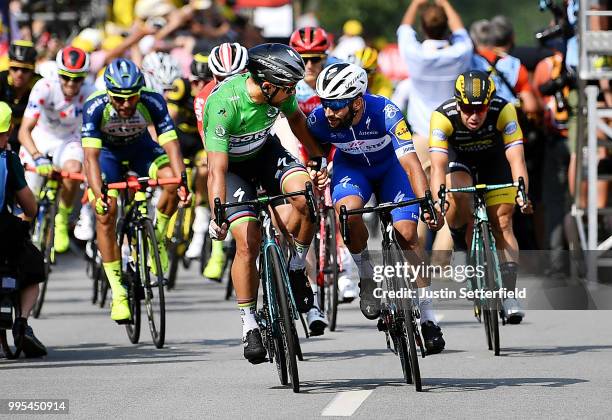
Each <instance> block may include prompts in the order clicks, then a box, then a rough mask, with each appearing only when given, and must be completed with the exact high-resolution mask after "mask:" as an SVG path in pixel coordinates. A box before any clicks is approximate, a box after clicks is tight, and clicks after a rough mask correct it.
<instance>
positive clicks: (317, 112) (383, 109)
mask: <svg viewBox="0 0 612 420" xmlns="http://www.w3.org/2000/svg"><path fill="white" fill-rule="evenodd" d="M363 99H364V112H363V115H362V117H361V119H360V120H359V122H358V123H357V124H356V125H354V126H351V127H349V128H343V129H333V128H332V127H331V126H330V125H329V123H328V122H327V119H326V118H325V111H324V110H323V107H322V106H318V107H317V108H315V109H314V110H313V111H312V112H311V113H310V115H309V116H308V128H309V130H310V132H311V133H312V134H313V136H314V137H315V138H316V139H317V140H319V141H320V142H321V143H332V144H333V145H334V146H336V148H337V151H336V154H338V152H341V153H342V155H343V158H346V160H347V162H350V163H352V164H355V165H360V166H366V167H373V166H380V165H383V166H386V165H388V164H390V159H389V156H391V155H393V154H395V156H397V157H398V158H400V157H402V156H404V155H405V154H408V153H415V152H416V151H415V149H414V144H413V143H412V135H411V133H410V129H409V128H408V123H407V122H406V120H405V119H404V115H403V114H402V112H401V111H400V109H399V108H398V107H397V106H396V105H395V104H394V103H393V102H391V101H390V100H388V99H387V98H385V97H382V96H378V95H371V94H368V93H366V94H365V95H364V96H363Z"/></svg>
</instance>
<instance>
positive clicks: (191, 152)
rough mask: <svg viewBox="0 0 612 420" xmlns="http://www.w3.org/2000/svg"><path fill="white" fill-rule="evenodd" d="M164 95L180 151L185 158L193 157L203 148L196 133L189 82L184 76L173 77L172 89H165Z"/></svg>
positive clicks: (192, 97)
mask: <svg viewBox="0 0 612 420" xmlns="http://www.w3.org/2000/svg"><path fill="white" fill-rule="evenodd" d="M164 96H165V98H166V102H167V103H168V113H169V114H170V116H171V117H172V120H173V121H174V124H175V126H176V132H177V135H178V138H179V142H180V144H181V152H182V153H183V156H184V157H186V158H194V157H195V155H196V153H197V152H199V151H200V150H202V149H204V144H203V143H202V139H201V138H200V134H199V133H198V123H197V120H196V115H195V110H194V108H193V99H194V95H193V94H192V91H191V82H190V81H189V80H188V79H184V78H178V79H175V80H174V82H173V83H172V89H170V90H167V91H166V92H165V95H164Z"/></svg>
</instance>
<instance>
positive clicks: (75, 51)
mask: <svg viewBox="0 0 612 420" xmlns="http://www.w3.org/2000/svg"><path fill="white" fill-rule="evenodd" d="M55 62H56V64H57V72H58V73H59V74H61V75H65V76H72V77H75V76H86V75H87V72H88V71H89V54H87V53H86V52H85V51H83V50H82V49H80V48H75V47H66V48H63V49H61V50H59V51H58V53H57V56H56V57H55Z"/></svg>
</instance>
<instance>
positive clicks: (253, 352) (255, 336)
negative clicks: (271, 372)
mask: <svg viewBox="0 0 612 420" xmlns="http://www.w3.org/2000/svg"><path fill="white" fill-rule="evenodd" d="M242 342H243V343H244V358H245V359H247V360H248V361H249V362H251V363H252V364H254V365H257V364H259V363H263V362H265V361H266V354H267V352H266V348H265V347H264V345H263V342H262V340H261V333H260V332H259V329H258V328H256V329H253V330H251V331H249V332H247V333H246V337H244V338H243V339H242Z"/></svg>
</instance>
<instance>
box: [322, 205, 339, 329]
mask: <svg viewBox="0 0 612 420" xmlns="http://www.w3.org/2000/svg"><path fill="white" fill-rule="evenodd" d="M325 233H326V238H325V266H324V267H323V274H324V278H325V300H326V303H327V305H326V306H327V316H328V318H329V330H330V331H336V321H337V319H338V246H337V244H336V213H335V210H334V209H333V208H331V209H328V210H327V212H326V215H325Z"/></svg>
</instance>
